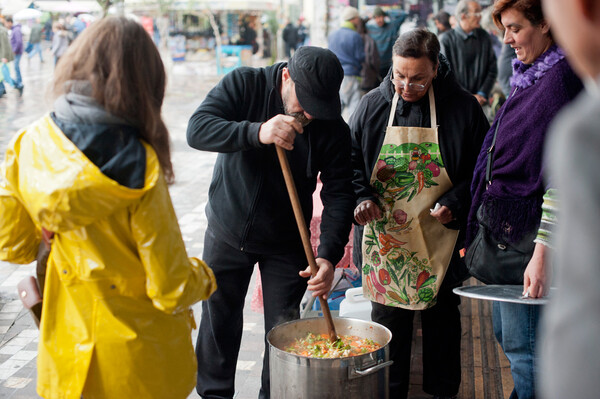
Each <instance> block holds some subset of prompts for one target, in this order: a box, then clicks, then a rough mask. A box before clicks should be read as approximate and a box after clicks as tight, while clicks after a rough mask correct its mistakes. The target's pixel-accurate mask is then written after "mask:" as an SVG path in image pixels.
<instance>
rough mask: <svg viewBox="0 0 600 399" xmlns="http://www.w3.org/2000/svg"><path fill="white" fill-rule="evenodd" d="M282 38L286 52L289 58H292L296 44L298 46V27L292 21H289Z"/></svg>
mask: <svg viewBox="0 0 600 399" xmlns="http://www.w3.org/2000/svg"><path fill="white" fill-rule="evenodd" d="M281 38H282V39H283V44H284V54H285V56H286V57H287V58H290V57H291V55H292V54H293V53H294V51H296V46H298V28H296V27H295V26H294V24H293V23H292V21H290V20H288V21H287V24H286V25H285V28H283V32H282V33H281Z"/></svg>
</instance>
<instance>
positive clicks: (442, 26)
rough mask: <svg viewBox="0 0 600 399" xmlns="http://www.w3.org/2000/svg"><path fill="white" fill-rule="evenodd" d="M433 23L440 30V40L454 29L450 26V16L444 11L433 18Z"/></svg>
mask: <svg viewBox="0 0 600 399" xmlns="http://www.w3.org/2000/svg"><path fill="white" fill-rule="evenodd" d="M433 22H434V23H435V27H436V28H437V30H438V38H439V37H440V36H441V35H442V33H444V32H448V31H449V30H451V29H452V27H451V26H450V14H448V13H447V12H446V11H444V10H442V11H440V12H438V13H437V14H435V15H434V16H433Z"/></svg>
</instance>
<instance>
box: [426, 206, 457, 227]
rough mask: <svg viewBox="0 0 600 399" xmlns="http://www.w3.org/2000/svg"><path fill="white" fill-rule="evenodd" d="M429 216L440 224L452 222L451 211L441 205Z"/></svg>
mask: <svg viewBox="0 0 600 399" xmlns="http://www.w3.org/2000/svg"><path fill="white" fill-rule="evenodd" d="M430 215H431V216H433V217H434V218H436V219H437V220H438V222H440V223H441V224H447V223H450V222H451V221H453V220H454V216H453V215H452V211H451V210H450V208H448V207H447V206H446V205H442V206H441V207H440V208H439V209H438V210H437V211H434V212H431V213H430Z"/></svg>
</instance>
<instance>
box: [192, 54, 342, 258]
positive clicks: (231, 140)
mask: <svg viewBox="0 0 600 399" xmlns="http://www.w3.org/2000/svg"><path fill="white" fill-rule="evenodd" d="M286 66H287V64H286V63H279V64H275V65H273V66H271V67H267V68H248V67H240V68H237V69H235V70H234V71H233V72H231V73H229V74H228V75H226V76H225V77H224V78H223V79H222V80H221V82H219V84H217V86H215V87H214V88H213V89H212V90H211V91H210V92H209V93H208V95H207V97H206V99H205V100H204V102H203V103H202V104H201V105H200V107H199V108H198V109H197V110H196V111H195V112H194V114H193V115H192V117H191V119H190V122H189V126H188V130H187V139H188V143H189V144H190V146H192V147H194V148H196V149H198V150H204V151H215V152H219V156H218V157H217V162H216V164H215V169H214V173H213V179H212V182H211V185H210V189H209V202H208V205H207V207H206V214H207V216H208V223H209V226H211V228H212V229H213V230H214V231H215V234H216V235H217V238H222V239H224V240H226V242H227V243H228V244H230V245H232V246H234V247H236V248H239V249H241V250H243V251H247V252H251V253H269V254H274V253H285V252H288V251H290V250H298V249H300V250H301V248H302V244H301V241H300V234H299V232H298V227H297V224H296V221H295V219H294V215H293V212H292V206H291V203H290V199H289V196H288V192H287V189H286V186H285V181H284V179H283V174H282V172H281V167H280V165H279V160H278V158H277V153H276V151H275V147H274V146H273V145H263V144H261V143H260V142H259V139H258V133H259V129H260V127H261V125H262V123H263V122H266V121H267V120H269V119H271V118H272V117H274V116H275V115H277V114H282V113H284V110H283V102H282V99H281V94H280V87H281V71H282V69H283V68H284V67H286ZM350 148H351V143H350V134H349V130H348V125H346V123H345V122H344V121H343V120H342V119H341V117H340V118H339V119H337V120H333V121H322V120H314V121H312V122H311V123H310V124H309V125H308V126H306V127H305V128H304V133H303V134H299V135H297V136H296V140H295V142H294V150H293V151H291V152H288V154H287V155H288V160H289V163H290V167H291V169H292V174H293V176H294V180H295V183H296V188H297V191H298V196H299V198H300V203H301V205H302V210H303V213H304V219H305V221H306V223H307V225H308V224H309V223H310V219H311V217H312V209H313V207H312V193H313V191H314V190H315V187H316V182H317V175H318V173H319V172H321V181H322V182H323V189H322V191H321V199H322V201H323V206H324V211H323V215H322V221H321V236H320V240H321V242H320V245H319V249H318V257H322V258H325V259H327V260H329V261H330V262H332V263H333V264H334V265H335V264H336V263H337V262H338V261H339V260H340V259H341V257H342V255H343V252H344V246H345V245H346V243H347V242H348V235H349V233H350V227H351V224H352V211H353V208H354V200H353V196H352V168H351V164H350Z"/></svg>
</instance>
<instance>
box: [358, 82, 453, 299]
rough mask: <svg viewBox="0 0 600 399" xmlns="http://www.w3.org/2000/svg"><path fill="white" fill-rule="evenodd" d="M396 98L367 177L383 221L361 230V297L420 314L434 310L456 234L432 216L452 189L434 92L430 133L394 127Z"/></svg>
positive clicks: (431, 98) (428, 129) (424, 129)
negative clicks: (375, 161) (438, 123)
mask: <svg viewBox="0 0 600 399" xmlns="http://www.w3.org/2000/svg"><path fill="white" fill-rule="evenodd" d="M397 104H398V93H396V94H395V95H394V98H393V100H392V109H391V112H390V117H389V121H388V126H387V129H386V133H385V138H384V141H383V145H382V146H381V150H380V153H379V157H378V158H377V163H376V165H375V168H374V169H373V175H372V176H371V186H372V187H373V189H374V191H375V192H376V193H377V197H378V199H379V205H380V206H381V208H382V210H383V212H382V218H381V219H379V220H373V221H371V222H370V223H368V224H367V225H366V226H365V229H364V234H363V241H362V253H363V269H362V273H363V291H364V295H365V296H366V297H367V298H369V299H370V300H372V301H375V302H378V303H380V304H382V305H387V306H394V307H401V308H405V309H413V310H422V309H427V308H430V307H431V306H433V305H435V303H436V298H437V293H438V291H439V288H440V286H441V284H442V281H443V280H444V276H445V274H446V271H447V269H448V265H449V263H450V259H451V257H452V251H453V250H454V246H455V244H456V240H457V238H458V230H451V229H447V228H446V227H444V225H442V224H441V223H440V222H439V221H438V220H437V219H436V218H434V217H433V216H431V215H430V208H433V207H434V204H435V203H436V201H437V199H438V198H440V196H442V195H443V194H444V193H446V192H447V191H448V190H449V189H450V188H452V182H451V181H450V178H449V177H448V173H447V172H446V168H445V167H444V162H443V160H442V154H441V152H440V146H439V140H438V129H437V119H436V109H435V99H434V94H433V87H430V88H429V106H430V114H431V128H423V127H401V126H392V125H393V122H394V115H395V113H396V106H397Z"/></svg>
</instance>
